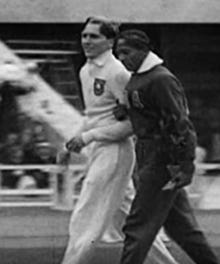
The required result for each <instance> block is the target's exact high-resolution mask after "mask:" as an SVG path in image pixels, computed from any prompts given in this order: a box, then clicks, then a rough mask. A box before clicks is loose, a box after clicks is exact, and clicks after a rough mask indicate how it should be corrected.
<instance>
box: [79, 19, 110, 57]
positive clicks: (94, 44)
mask: <svg viewBox="0 0 220 264" xmlns="http://www.w3.org/2000/svg"><path fill="white" fill-rule="evenodd" d="M81 43H82V48H83V50H84V53H85V56H86V57H87V58H89V59H94V58H96V57H98V56H99V55H101V54H102V53H104V52H105V51H107V50H108V49H111V48H112V39H107V38H106V36H104V35H103V34H101V33H100V25H99V24H92V23H88V24H87V25H86V27H85V28H84V30H83V31H82V34H81Z"/></svg>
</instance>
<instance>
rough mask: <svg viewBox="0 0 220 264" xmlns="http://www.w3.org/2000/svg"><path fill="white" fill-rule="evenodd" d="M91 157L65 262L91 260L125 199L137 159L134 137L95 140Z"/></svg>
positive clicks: (74, 217) (72, 223) (80, 262)
mask: <svg viewBox="0 0 220 264" xmlns="http://www.w3.org/2000/svg"><path fill="white" fill-rule="evenodd" d="M90 157H91V160H90V166H89V170H88V173H87V176H86V178H85V180H84V183H83V187H82V191H81V194H80V197H79V200H78V203H77V205H76V208H75V210H74V212H73V214H72V216H71V220H70V230H69V232H70V238H69V243H68V247H67V250H66V253H65V257H64V260H63V264H73V263H74V264H85V263H89V257H90V256H91V255H92V253H93V249H94V247H95V246H96V244H97V242H99V239H100V238H101V236H102V234H103V232H104V230H105V229H106V228H107V226H108V225H109V223H110V222H112V221H113V220H112V219H113V216H114V215H115V213H116V210H117V209H118V208H119V207H120V205H121V203H122V199H123V196H124V191H123V190H125V188H126V186H127V185H128V181H129V179H130V178H131V174H132V171H133V167H134V162H135V159H134V158H135V155H134V148H133V145H132V141H131V140H126V141H124V142H121V143H119V144H118V143H113V144H105V143H95V144H93V146H91V152H90Z"/></svg>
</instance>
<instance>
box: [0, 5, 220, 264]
mask: <svg viewBox="0 0 220 264" xmlns="http://www.w3.org/2000/svg"><path fill="white" fill-rule="evenodd" d="M134 7H135V8H134ZM219 11H220V4H219V3H218V1H217V0H215V1H214V0H213V1H211V2H209V3H207V1H204V0H203V1H201V0H200V1H198V0H197V1H196V0H194V1H193V0H191V1H186V0H185V1H181V3H176V2H175V1H174V0H170V1H167V2H165V1H162V0H157V1H155V0H154V1H149V0H148V1H135V2H134V1H129V2H128V1H123V0H119V1H118V0H117V1H115V0H112V1H101V0H99V1H96V2H95V3H94V2H93V3H91V2H90V1H88V0H84V1H77V0H75V1H70V0H64V1H62V3H60V1H58V0H54V1H53V4H51V2H50V1H45V0H44V1H43V0H35V1H31V0H23V1H19V0H11V1H6V0H1V1H0V40H1V41H2V43H4V44H5V45H6V47H7V52H8V53H7V54H13V56H15V57H16V58H19V60H20V61H21V63H27V62H28V63H34V64H35V65H36V66H37V71H36V74H37V75H39V78H40V79H41V80H42V81H43V83H45V84H46V85H47V87H49V89H50V90H49V91H50V92H51V93H53V92H55V93H56V96H57V97H60V98H61V99H62V106H63V107H64V108H65V107H67V105H68V106H71V108H73V109H74V111H76V112H77V113H79V114H81V113H82V111H83V108H84V106H83V100H82V96H81V89H80V85H79V80H78V72H79V69H80V67H81V66H82V64H83V63H84V56H83V54H82V51H81V49H80V43H79V40H80V32H81V28H82V24H83V22H84V20H85V19H86V17H87V16H90V15H95V14H102V15H107V16H108V17H112V18H114V19H115V20H116V21H118V22H120V23H121V28H122V29H127V28H133V27H135V28H139V29H141V30H144V31H145V32H146V33H147V34H148V35H149V36H150V38H151V39H152V44H153V46H154V50H155V52H156V53H158V54H159V55H160V56H161V57H163V58H164V60H165V63H166V65H167V66H168V67H169V68H170V69H171V71H172V72H173V73H175V74H176V75H177V77H178V78H179V79H180V80H181V82H182V83H183V86H184V88H185V91H186V95H187V98H188V101H189V109H190V116H191V119H192V121H193V122H194V124H195V127H196V130H197V133H198V147H197V150H196V153H197V155H196V160H195V162H196V164H197V169H196V172H195V177H194V181H193V183H192V185H191V186H189V187H188V188H187V190H188V193H189V195H190V199H191V203H192V205H193V207H194V209H195V213H196V215H197V217H198V220H199V222H200V224H201V226H202V228H203V229H204V231H205V233H206V235H207V238H208V239H209V241H210V243H211V244H212V246H213V248H214V250H215V251H216V253H217V255H218V256H220V231H219V230H220V198H219V197H220V195H219V192H220V107H219V100H220V74H219V69H220V23H219V22H220V19H219ZM4 52H5V51H4ZM4 52H3V51H2V52H1V54H2V56H3V54H6V53H4ZM4 56H6V55H4ZM6 57H7V56H6ZM18 90H19V89H18ZM18 90H16V89H15V88H14V87H12V86H10V84H7V85H4V86H1V88H0V216H1V217H0V225H1V229H0V256H1V263H3V264H6V263H7V264H12V263H18V264H20V263H22V264H25V263H30V261H31V262H32V263H41V264H44V263H45V264H46V263H59V262H60V260H61V258H62V254H63V251H64V248H65V246H66V243H67V239H68V222H69V217H70V214H71V210H72V209H73V208H74V203H75V202H76V200H77V195H78V194H79V192H80V188H81V183H82V180H83V166H84V165H85V159H84V157H82V156H81V155H75V156H74V157H72V162H71V163H72V167H71V168H70V169H69V170H68V171H67V170H65V169H64V168H60V167H59V166H56V156H57V152H58V151H59V150H60V149H59V148H60V144H58V143H59V142H58V141H61V137H60V135H58V134H59V131H56V127H55V126H53V125H54V124H52V123H50V121H48V119H45V118H42V117H41V116H34V115H33V114H28V113H27V111H24V109H23V108H22V107H21V104H20V103H19V98H20V97H22V96H23V95H22V94H20V93H19V91H18ZM41 99H42V100H41V101H40V107H41V109H42V111H44V112H45V113H46V114H48V115H50V114H51V112H50V105H51V104H54V105H55V103H53V102H51V101H50V100H47V99H45V98H41ZM59 111H60V108H59V107H57V108H56V109H55V114H56V113H57V114H58V113H59ZM61 125H62V124H61ZM64 126H65V124H64ZM76 129H77V128H76ZM81 165H82V166H81ZM66 174H68V176H65V175H66ZM60 175H61V176H60ZM69 183H70V184H69ZM65 186H70V189H68V190H64V196H65V197H64V198H65V199H66V200H65V199H64V200H63V204H62V201H61V200H59V198H60V197H61V196H62V190H63V189H65V188H67V187H65ZM62 188H63V189H62ZM71 188H72V189H71ZM59 192H60V193H59ZM60 195H61V196H60ZM59 203H60V204H59ZM120 250H121V245H100V248H98V249H97V259H96V260H94V263H103V260H104V263H106V264H108V263H117V261H118V258H119V254H120ZM171 250H173V251H174V254H176V255H177V258H179V259H180V263H187V264H188V263H191V262H190V261H189V260H188V259H187V256H185V255H183V253H182V252H180V251H179V250H178V248H176V246H175V245H173V244H171ZM107 261H109V262H108V263H107Z"/></svg>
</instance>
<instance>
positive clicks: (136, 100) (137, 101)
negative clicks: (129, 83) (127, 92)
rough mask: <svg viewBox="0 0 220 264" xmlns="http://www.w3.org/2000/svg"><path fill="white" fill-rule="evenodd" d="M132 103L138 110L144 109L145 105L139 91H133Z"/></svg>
mask: <svg viewBox="0 0 220 264" xmlns="http://www.w3.org/2000/svg"><path fill="white" fill-rule="evenodd" d="M131 102H132V105H133V106H134V107H136V108H141V109H142V108H144V105H143V104H142V102H141V100H140V95H139V93H138V91H133V92H132V93H131Z"/></svg>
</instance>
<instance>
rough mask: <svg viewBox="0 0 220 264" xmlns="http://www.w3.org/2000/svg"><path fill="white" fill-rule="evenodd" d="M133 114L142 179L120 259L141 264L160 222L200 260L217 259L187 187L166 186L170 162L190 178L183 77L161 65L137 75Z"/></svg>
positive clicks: (131, 89)
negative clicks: (187, 194)
mask: <svg viewBox="0 0 220 264" xmlns="http://www.w3.org/2000/svg"><path fill="white" fill-rule="evenodd" d="M127 90H128V96H129V101H130V105H131V108H130V110H129V115H130V117H131V121H132V124H133V128H134V132H135V134H136V136H137V145H136V148H137V149H136V153H137V163H138V184H137V193H136V197H135V199H134V201H133V204H132V207H131V211H130V214H129V215H128V217H127V219H126V224H125V226H124V229H123V231H124V233H125V245H124V249H123V254H122V258H121V264H142V263H143V261H144V259H145V257H146V256H147V254H148V251H149V249H150V247H151V245H152V243H153V240H154V238H155V236H156V234H157V233H158V231H159V229H160V228H161V226H162V225H164V226H165V229H166V231H167V232H168V234H169V235H170V236H171V237H172V238H173V239H174V240H175V241H176V242H177V243H178V244H179V245H180V246H181V247H182V248H183V249H184V250H185V251H186V252H187V253H188V254H189V256H190V257H191V258H192V259H193V260H194V261H195V262H196V263H197V264H205V263H206V264H214V263H215V264H217V263H218V261H217V259H216V257H215V256H214V254H213V252H212V250H211V248H210V246H209V245H208V243H207V242H206V239H205V237H204V235H203V233H202V232H201V231H200V229H199V227H198V224H197V222H196V219H195V217H194V215H193V210H192V209H191V207H190V205H189V202H188V198H187V196H186V193H185V191H184V190H183V189H178V190H172V191H170V190H169V191H162V190H161V189H162V187H163V186H164V185H165V183H167V182H168V181H169V180H170V177H171V176H170V173H169V171H168V169H167V165H170V164H177V165H180V166H181V169H182V170H183V171H184V172H187V173H188V174H189V175H190V177H192V175H193V170H194V166H193V159H194V152H195V146H196V134H195V131H194V128H193V125H192V123H191V122H190V120H189V118H188V108H187V101H186V97H185V95H184V91H183V88H182V86H181V84H180V83H179V81H178V80H177V79H176V78H175V77H174V76H173V75H172V74H171V73H170V72H169V71H168V70H167V69H166V68H164V67H163V66H156V67H154V68H153V69H151V70H150V71H148V72H144V73H137V74H134V75H133V76H132V78H131V80H130V82H129V84H128V87H127Z"/></svg>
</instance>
